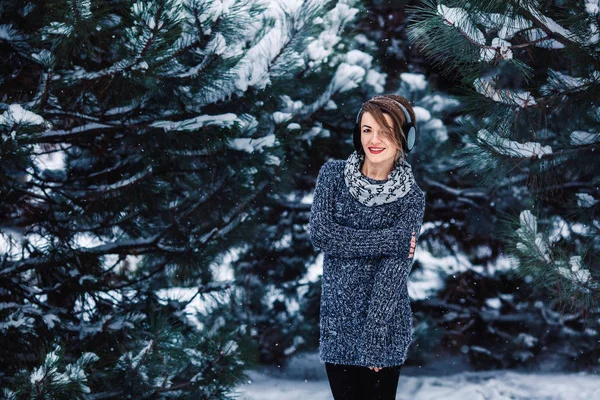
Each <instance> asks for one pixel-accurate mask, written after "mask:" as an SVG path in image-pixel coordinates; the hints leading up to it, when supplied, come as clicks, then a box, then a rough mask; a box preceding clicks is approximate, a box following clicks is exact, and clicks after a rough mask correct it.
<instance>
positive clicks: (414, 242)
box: [408, 232, 417, 258]
mask: <svg viewBox="0 0 600 400" xmlns="http://www.w3.org/2000/svg"><path fill="white" fill-rule="evenodd" d="M416 245H417V239H415V232H413V233H412V238H411V239H410V250H409V253H408V258H412V257H413V255H414V254H415V247H416Z"/></svg>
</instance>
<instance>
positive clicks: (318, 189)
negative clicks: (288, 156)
mask: <svg viewBox="0 0 600 400" xmlns="http://www.w3.org/2000/svg"><path fill="white" fill-rule="evenodd" d="M336 173H341V172H339V171H337V170H336V169H335V167H334V165H333V161H327V162H326V163H325V164H323V166H322V167H321V169H320V171H319V175H318V176H317V183H316V185H315V191H314V196H313V203H312V206H311V211H310V221H309V231H310V240H311V242H312V244H313V246H314V247H315V248H316V249H319V250H321V251H323V252H324V253H327V254H329V255H331V256H333V257H340V258H358V257H378V256H384V255H396V256H397V255H401V256H402V257H403V258H406V257H408V251H409V247H410V240H411V236H412V230H411V229H410V227H408V228H407V227H406V225H405V224H404V221H400V222H401V223H400V224H398V225H397V226H394V227H391V228H383V229H355V228H352V227H349V226H345V225H340V224H338V223H336V222H335V221H334V219H333V215H334V203H333V196H334V194H335V191H336V190H339V186H338V185H339V184H340V182H341V184H343V180H340V179H336V176H335V174H336Z"/></svg>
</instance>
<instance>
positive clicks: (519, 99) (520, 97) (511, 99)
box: [473, 78, 537, 108]
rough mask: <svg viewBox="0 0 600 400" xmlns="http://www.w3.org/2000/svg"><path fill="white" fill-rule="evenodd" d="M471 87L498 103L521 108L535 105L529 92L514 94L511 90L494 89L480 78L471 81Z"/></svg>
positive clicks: (489, 83)
mask: <svg viewBox="0 0 600 400" xmlns="http://www.w3.org/2000/svg"><path fill="white" fill-rule="evenodd" d="M473 86H474V87H475V90H477V92H479V93H481V94H482V95H484V96H485V97H487V98H490V99H492V100H494V101H496V102H498V103H503V104H508V105H516V106H519V107H521V108H527V107H531V106H535V105H537V103H536V101H535V98H534V97H533V96H532V95H531V93H530V92H515V91H512V90H505V89H496V87H495V86H494V85H493V84H492V83H491V82H488V81H487V80H484V79H482V78H477V79H475V80H474V81H473Z"/></svg>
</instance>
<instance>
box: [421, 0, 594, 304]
mask: <svg viewBox="0 0 600 400" xmlns="http://www.w3.org/2000/svg"><path fill="white" fill-rule="evenodd" d="M413 11H414V12H413V14H412V15H411V26H410V28H409V39H410V41H411V43H413V44H414V45H416V46H418V48H419V50H420V51H422V52H423V53H424V54H425V55H426V56H427V57H428V58H429V59H430V60H431V61H432V62H433V63H434V64H435V65H436V66H437V67H438V68H441V69H442V70H443V71H444V72H445V73H446V74H448V75H450V74H455V75H458V77H459V79H460V81H457V82H460V84H461V87H460V90H461V91H462V96H461V97H460V100H461V101H462V103H463V104H464V105H465V109H464V110H465V112H466V113H467V114H466V116H465V117H464V118H463V119H462V120H461V121H460V122H461V124H462V128H463V129H462V132H461V133H462V137H461V148H460V150H459V152H458V153H457V157H459V158H460V159H461V162H462V168H461V172H462V173H463V175H468V176H471V177H477V179H479V180H480V183H481V184H482V185H485V186H486V187H488V188H489V189H490V190H492V191H494V192H496V191H506V190H508V189H512V190H513V195H512V197H513V201H514V205H513V207H512V208H511V209H508V210H506V212H505V215H503V216H502V220H503V222H505V224H503V225H501V226H499V227H498V233H499V234H500V235H501V236H500V237H502V238H504V240H505V241H506V247H507V250H508V251H509V252H510V254H511V256H512V259H513V261H514V264H515V265H518V266H519V270H520V271H521V273H522V274H523V276H524V277H529V278H528V279H531V280H532V282H531V283H532V284H533V285H535V287H537V288H538V289H540V290H541V289H542V288H547V287H551V288H553V290H554V293H555V295H556V296H557V298H558V299H559V300H560V301H561V303H562V306H564V307H568V308H570V309H571V310H577V311H579V312H584V313H592V314H596V313H597V312H598V306H599V304H598V301H597V300H598V299H600V286H599V281H600V269H599V265H600V263H599V262H598V261H599V260H598V254H600V251H599V250H600V242H599V241H598V238H599V237H600V235H598V230H599V228H600V225H599V220H598V207H600V205H599V204H598V198H599V196H600V193H599V192H598V188H597V186H598V180H599V171H600V170H599V169H598V168H597V162H595V161H596V159H597V156H596V154H595V150H596V149H597V147H598V142H599V140H600V133H599V132H600V131H599V129H600V98H599V97H598V96H597V92H598V88H599V83H600V79H599V78H600V72H599V71H600V57H599V55H600V51H599V50H600V49H599V47H600V37H599V34H600V33H599V32H600V19H599V11H598V4H597V2H593V1H590V2H579V1H536V0H523V1H479V0H476V1H468V2H467V1H460V0H458V1H432V0H427V1H425V2H423V4H422V5H421V6H418V7H414V8H413Z"/></svg>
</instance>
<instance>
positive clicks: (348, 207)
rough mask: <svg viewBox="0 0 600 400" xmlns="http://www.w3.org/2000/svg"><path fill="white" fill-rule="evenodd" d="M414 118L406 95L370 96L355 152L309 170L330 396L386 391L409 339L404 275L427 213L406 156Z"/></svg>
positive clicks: (393, 386) (392, 391)
mask: <svg viewBox="0 0 600 400" xmlns="http://www.w3.org/2000/svg"><path fill="white" fill-rule="evenodd" d="M414 121H415V114H414V111H413V109H412V107H411V106H410V103H409V102H408V100H406V99H405V98H404V97H401V96H397V95H382V96H376V97H374V98H372V99H370V100H369V101H367V102H366V103H364V104H363V105H362V107H361V109H360V110H359V113H358V115H357V119H356V126H355V131H354V146H355V149H356V151H355V152H353V153H352V154H351V155H350V156H349V157H348V159H347V160H329V161H327V162H326V163H325V164H324V165H323V166H322V167H321V170H320V171H319V175H318V177H317V183H316V186H315V192H314V199H313V204H312V208H311V215H310V226H309V231H310V239H311V242H312V244H313V246H314V247H315V248H316V249H320V250H321V251H323V253H324V258H323V278H322V294H321V321H320V346H319V357H320V359H321V361H322V362H324V363H325V367H326V371H327V376H328V379H329V383H330V386H331V390H332V392H333V396H334V399H335V400H340V399H394V398H395V395H396V390H397V385H398V380H399V376H400V368H401V365H402V364H403V363H404V361H405V359H406V353H407V350H408V346H409V344H410V342H411V340H412V327H413V325H412V311H411V308H410V300H409V297H408V291H407V278H408V274H409V272H410V269H411V267H412V263H413V261H414V258H413V255H414V250H415V247H416V244H417V240H418V238H419V234H420V229H421V224H422V223H423V213H424V211H425V194H424V193H423V191H422V190H421V189H420V188H419V186H418V185H417V184H416V182H415V180H414V177H413V175H412V168H411V166H410V164H409V163H408V162H407V161H406V159H405V157H406V153H407V152H408V151H410V150H411V149H412V146H413V144H414V134H415V129H414ZM409 133H410V135H408V134H409Z"/></svg>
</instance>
